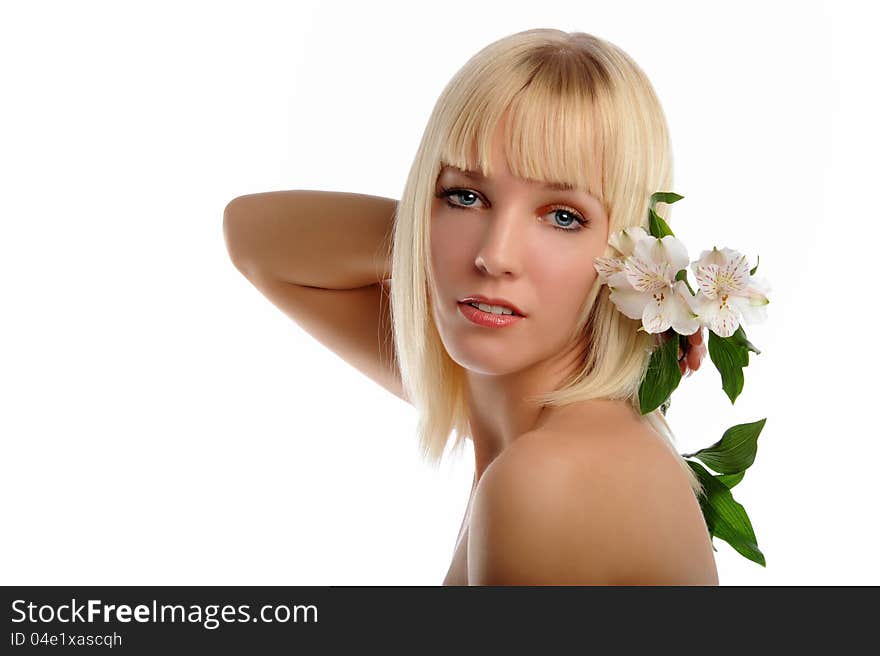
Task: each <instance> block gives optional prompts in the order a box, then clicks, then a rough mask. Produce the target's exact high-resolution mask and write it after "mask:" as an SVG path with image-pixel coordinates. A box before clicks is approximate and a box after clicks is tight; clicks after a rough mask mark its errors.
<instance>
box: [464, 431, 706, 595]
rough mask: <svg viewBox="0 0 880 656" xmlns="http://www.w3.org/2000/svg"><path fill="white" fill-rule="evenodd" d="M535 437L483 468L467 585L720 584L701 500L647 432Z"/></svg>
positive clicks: (531, 435) (662, 446)
mask: <svg viewBox="0 0 880 656" xmlns="http://www.w3.org/2000/svg"><path fill="white" fill-rule="evenodd" d="M608 428H609V427H608V426H605V427H604V428H603V429H601V430H599V429H597V428H590V429H581V430H577V431H574V430H559V429H555V430H552V431H550V430H536V431H532V432H529V433H526V434H525V435H522V436H521V437H519V438H518V439H517V440H516V441H515V442H514V443H513V444H512V445H511V446H510V447H508V448H507V449H506V450H505V451H504V452H503V453H502V454H501V455H500V456H498V457H497V458H496V459H495V460H494V461H493V462H492V464H491V465H490V466H489V467H488V468H487V469H486V471H485V472H484V474H483V476H482V477H481V479H480V482H479V484H478V486H477V490H476V492H475V496H474V502H473V504H474V506H473V513H472V516H471V523H470V530H469V537H468V579H469V582H470V583H471V585H717V582H718V580H717V571H716V569H715V560H714V556H713V553H712V546H711V543H710V540H709V535H708V532H707V530H706V525H705V522H704V520H703V516H702V512H701V511H700V507H699V502H698V501H697V498H696V497H695V495H694V493H693V491H692V490H691V488H690V485H689V484H688V481H687V478H686V477H685V475H684V472H683V470H682V468H681V465H680V463H679V461H678V459H677V458H676V457H675V455H674V454H673V453H672V452H671V450H670V449H669V447H668V446H667V445H666V443H665V442H663V441H662V440H661V438H660V437H659V436H657V435H656V434H654V433H653V431H652V430H651V429H650V427H648V426H645V427H643V428H641V427H634V426H631V425H628V426H626V427H623V430H622V431H620V432H614V431H610V430H608Z"/></svg>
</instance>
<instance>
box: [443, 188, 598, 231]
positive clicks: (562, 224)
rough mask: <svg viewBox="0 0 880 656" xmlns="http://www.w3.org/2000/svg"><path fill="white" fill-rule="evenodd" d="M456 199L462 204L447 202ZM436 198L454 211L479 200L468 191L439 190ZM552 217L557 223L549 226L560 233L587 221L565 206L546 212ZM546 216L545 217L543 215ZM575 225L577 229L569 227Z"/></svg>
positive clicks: (578, 226)
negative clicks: (443, 199)
mask: <svg viewBox="0 0 880 656" xmlns="http://www.w3.org/2000/svg"><path fill="white" fill-rule="evenodd" d="M454 196H455V197H458V198H459V199H460V201H461V203H462V204H458V203H451V202H450V201H449V199H450V198H452V197H454ZM437 198H446V199H447V200H446V204H447V205H448V206H449V207H452V208H454V209H459V210H461V209H467V208H469V207H474V202H475V201H477V200H479V199H480V197H479V196H478V195H477V194H476V193H475V192H473V191H470V190H468V189H458V188H456V189H441V190H440V193H438V194H437ZM550 214H552V215H553V221H554V222H556V221H559V223H556V225H553V224H552V223H551V226H550V227H552V228H553V229H555V230H560V231H562V232H578V231H579V230H581V229H582V228H583V227H584V226H586V225H587V224H588V223H589V221H588V220H587V219H585V218H584V217H582V216H581V215H580V214H579V213H578V212H576V211H575V210H574V209H572V208H570V207H566V206H565V205H554V206H552V207H551V208H550V209H549V210H548V211H547V215H550ZM560 214H562V215H565V216H566V218H562V219H560V218H559V215H560ZM545 216H546V215H545ZM574 225H577V227H570V226H574Z"/></svg>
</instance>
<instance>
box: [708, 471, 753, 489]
mask: <svg viewBox="0 0 880 656" xmlns="http://www.w3.org/2000/svg"><path fill="white" fill-rule="evenodd" d="M745 475H746V472H745V470H743V471H741V472H737V473H735V474H718V476H716V477H715V480H717V481H721V482H722V483H724V484H725V485H726V486H727V487H728V489H729V488H732V487H733V486H734V485H736V484H737V483H739V482H740V481H741V480H742V479H743V476H745Z"/></svg>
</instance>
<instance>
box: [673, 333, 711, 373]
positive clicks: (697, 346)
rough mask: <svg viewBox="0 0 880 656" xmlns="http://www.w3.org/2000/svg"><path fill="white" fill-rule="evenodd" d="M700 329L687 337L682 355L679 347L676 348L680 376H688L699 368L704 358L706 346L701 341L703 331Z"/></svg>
mask: <svg viewBox="0 0 880 656" xmlns="http://www.w3.org/2000/svg"><path fill="white" fill-rule="evenodd" d="M704 330H705V328H700V329H699V330H698V331H697V332H695V333H694V334H693V335H688V336H687V350H686V352H684V353H682V350H681V346H679V347H678V368H679V369H681V375H682V376H686V375H687V376H689V375H690V374H692V373H693V372H694V371H696V370H697V369H699V368H700V363H701V362H702V361H703V358H704V357H705V356H706V344H705V343H704V340H703V331H704Z"/></svg>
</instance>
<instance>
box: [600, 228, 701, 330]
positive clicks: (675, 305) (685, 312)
mask: <svg viewBox="0 0 880 656" xmlns="http://www.w3.org/2000/svg"><path fill="white" fill-rule="evenodd" d="M609 243H610V244H611V245H612V246H614V248H615V249H616V250H618V251H619V252H620V253H621V254H622V255H624V256H625V258H623V259H621V258H605V257H597V258H596V263H595V265H594V266H595V268H596V271H597V272H598V274H599V277H600V278H601V279H602V281H603V282H604V283H606V284H607V285H608V287H609V288H610V289H611V296H610V299H611V301H612V302H613V303H614V304H615V305H616V306H617V308H618V309H619V310H620V311H621V312H623V314H625V315H626V316H628V317H629V318H630V319H637V320H639V319H640V320H641V321H642V326H643V327H644V329H645V331H647V332H649V333H662V332H665V331H666V330H668V329H669V327H670V326H671V327H672V329H673V330H675V332H677V333H679V334H680V335H690V334H692V333H695V332H696V331H697V330H699V329H700V327H701V325H700V322H699V321H698V320H697V314H696V307H695V306H694V304H693V302H694V298H695V297H694V296H692V295H691V293H690V291H689V290H688V288H687V285H686V284H685V283H684V281H681V280H676V279H675V275H676V274H677V273H678V272H679V271H680V270H681V269H684V268H686V267H687V265H688V255H687V249H685V247H684V244H682V243H681V241H679V240H678V239H676V238H675V237H673V236H672V235H667V236H665V237H663V238H662V239H657V238H656V237H654V236H652V235H649V234H647V233H646V232H645V231H644V229H642V228H640V227H636V228H629V229H627V230H622V231H621V232H618V233H616V234H615V235H614V236H612V237H611V239H609Z"/></svg>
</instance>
